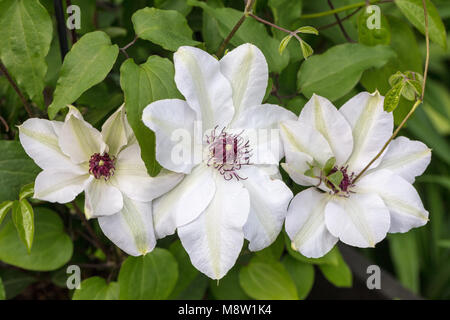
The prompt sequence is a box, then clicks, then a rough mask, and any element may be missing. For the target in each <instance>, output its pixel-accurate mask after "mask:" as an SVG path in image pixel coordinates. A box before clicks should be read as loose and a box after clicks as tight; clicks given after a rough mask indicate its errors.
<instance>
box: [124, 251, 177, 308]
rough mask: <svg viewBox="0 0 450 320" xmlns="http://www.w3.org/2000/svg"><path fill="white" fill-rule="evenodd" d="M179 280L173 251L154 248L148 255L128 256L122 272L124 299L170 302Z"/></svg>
mask: <svg viewBox="0 0 450 320" xmlns="http://www.w3.org/2000/svg"><path fill="white" fill-rule="evenodd" d="M177 280H178V264H177V261H176V260H175V258H174V257H173V255H172V254H171V253H170V251H168V250H166V249H160V248H155V249H154V250H153V251H152V252H150V253H148V254H147V255H145V256H140V257H128V258H127V259H126V260H125V262H124V263H123V264H122V267H121V268H120V273H119V285H120V292H119V298H120V299H121V300H153V299H155V300H163V299H167V298H168V297H169V295H170V293H171V292H172V290H173V289H174V287H175V284H176V283H177Z"/></svg>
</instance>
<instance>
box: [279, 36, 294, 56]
mask: <svg viewBox="0 0 450 320" xmlns="http://www.w3.org/2000/svg"><path fill="white" fill-rule="evenodd" d="M291 39H292V36H291V35H290V34H288V35H287V36H286V37H284V38H283V39H282V40H281V41H280V46H279V47H278V52H279V53H280V55H281V54H283V51H284V50H285V49H286V47H287V45H288V44H289V41H291Z"/></svg>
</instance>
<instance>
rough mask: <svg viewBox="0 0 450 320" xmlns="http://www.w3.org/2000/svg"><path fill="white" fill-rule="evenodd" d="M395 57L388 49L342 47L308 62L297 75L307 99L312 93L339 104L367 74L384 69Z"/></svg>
mask: <svg viewBox="0 0 450 320" xmlns="http://www.w3.org/2000/svg"><path fill="white" fill-rule="evenodd" d="M393 57H395V53H394V52H393V50H392V49H391V48H389V47H386V46H375V47H367V46H364V45H361V44H352V43H347V44H341V45H337V46H334V47H332V48H331V49H329V50H328V51H326V52H325V53H323V54H320V55H314V56H313V57H311V58H310V59H308V60H307V61H305V62H304V63H303V64H302V66H301V67H300V70H299V72H298V86H299V88H300V90H301V92H302V93H303V94H304V95H305V96H306V97H308V98H310V97H311V96H312V94H313V93H316V94H318V95H321V96H324V97H327V98H328V99H330V100H336V99H339V98H340V97H342V96H344V95H345V94H346V93H347V92H349V91H350V90H351V89H352V88H353V87H354V86H355V85H356V84H357V83H358V81H359V79H360V78H361V74H362V72H363V71H364V70H366V69H369V68H371V67H381V66H383V65H384V64H385V63H386V62H387V61H388V60H389V59H391V58H393Z"/></svg>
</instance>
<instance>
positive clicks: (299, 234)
mask: <svg viewBox="0 0 450 320" xmlns="http://www.w3.org/2000/svg"><path fill="white" fill-rule="evenodd" d="M329 199H330V196H329V195H328V194H327V193H323V192H319V191H317V190H316V189H315V188H309V189H306V190H304V191H302V192H300V193H298V194H297V195H296V196H295V197H294V199H293V200H292V202H291V204H290V205H289V210H288V214H287V217H286V232H287V234H288V236H289V238H290V239H291V241H292V247H293V248H294V249H295V250H297V251H299V252H300V253H301V254H302V255H304V256H306V257H308V258H320V257H322V256H324V255H325V254H326V253H327V252H328V251H330V250H331V249H332V248H333V247H334V245H335V244H336V242H337V241H338V238H336V237H334V236H333V235H332V234H331V233H330V232H329V231H328V229H327V228H326V226H325V207H326V205H327V203H328V200H329Z"/></svg>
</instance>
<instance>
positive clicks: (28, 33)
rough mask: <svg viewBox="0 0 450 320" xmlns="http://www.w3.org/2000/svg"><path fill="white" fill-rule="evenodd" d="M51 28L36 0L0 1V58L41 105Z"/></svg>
mask: <svg viewBox="0 0 450 320" xmlns="http://www.w3.org/2000/svg"><path fill="white" fill-rule="evenodd" d="M52 32H53V31H52V20H51V18H50V16H49V15H48V13H47V11H46V10H45V8H44V7H43V6H42V5H41V4H40V3H39V1H38V0H4V1H0V60H2V62H3V64H4V65H5V66H6V68H7V69H8V70H9V71H10V73H11V74H12V75H13V77H14V78H15V79H16V81H17V83H18V85H19V87H20V88H23V89H24V90H25V92H26V93H27V94H28V96H29V97H30V98H31V100H33V101H34V102H36V104H37V105H38V106H39V107H41V108H43V107H44V97H43V95H42V92H43V91H44V86H45V84H44V79H45V74H46V72H47V63H46V61H45V57H46V56H47V53H48V51H49V49H50V43H51V41H52Z"/></svg>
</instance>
